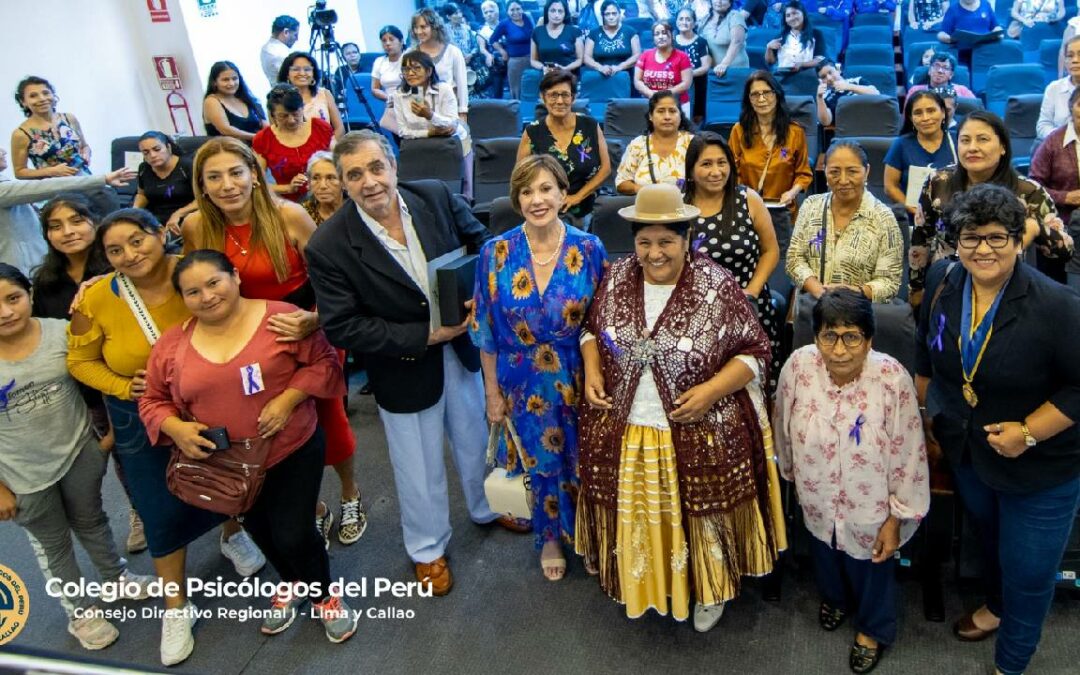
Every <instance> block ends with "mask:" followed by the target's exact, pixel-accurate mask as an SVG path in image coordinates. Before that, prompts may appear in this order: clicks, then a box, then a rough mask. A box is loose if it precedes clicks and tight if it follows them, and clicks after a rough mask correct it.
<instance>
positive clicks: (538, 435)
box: [469, 225, 606, 549]
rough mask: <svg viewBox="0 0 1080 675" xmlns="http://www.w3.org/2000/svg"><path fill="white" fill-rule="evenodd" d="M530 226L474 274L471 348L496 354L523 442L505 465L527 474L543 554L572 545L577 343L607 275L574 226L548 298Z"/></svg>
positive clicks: (506, 239)
mask: <svg viewBox="0 0 1080 675" xmlns="http://www.w3.org/2000/svg"><path fill="white" fill-rule="evenodd" d="M523 228H524V226H523V225H522V226H518V227H516V228H514V229H513V230H510V231H509V232H507V233H505V234H503V235H502V236H499V237H496V238H495V239H492V240H491V241H489V242H487V243H486V244H485V245H484V248H483V250H482V251H481V253H480V259H479V261H478V263H477V269H476V289H475V292H474V299H475V302H476V311H475V314H474V319H473V322H472V324H471V325H470V327H469V334H470V335H471V337H472V341H473V342H474V343H475V344H476V346H477V347H479V348H480V349H481V350H482V351H484V352H486V353H489V354H495V355H496V364H497V365H496V373H497V377H498V381H499V389H500V390H501V391H502V393H503V395H504V396H505V397H506V399H507V411H508V412H509V415H510V417H511V420H512V422H513V423H514V427H515V429H516V431H517V433H518V437H519V438H520V439H521V445H522V447H520V448H517V447H514V444H513V443H510V442H508V439H507V438H506V437H505V435H504V438H503V439H502V440H501V442H500V448H499V453H498V461H499V463H500V464H503V465H505V466H506V468H507V472H508V473H509V474H510V475H515V474H520V473H521V471H522V470H525V471H528V473H529V480H530V481H531V485H532V493H533V500H534V501H533V515H532V523H533V532H534V534H535V538H536V547H537V548H538V549H539V548H541V547H542V546H543V544H544V542H546V541H558V540H562V541H563V542H565V543H568V544H573V541H574V518H575V508H576V505H577V492H578V477H577V466H578V438H577V419H578V411H577V405H578V401H579V399H580V398H581V389H582V382H583V379H584V377H583V371H582V361H581V351H580V349H579V347H578V337H579V335H580V333H581V324H582V322H583V321H584V320H585V313H586V312H587V311H588V309H589V303H591V302H592V298H593V293H594V292H595V290H596V287H597V286H598V285H599V284H600V278H601V277H602V276H603V273H604V268H605V262H604V261H605V258H606V255H605V252H604V245H603V244H601V243H600V240H599V239H598V238H596V237H595V236H593V235H591V234H587V233H585V232H583V231H581V230H579V229H577V228H575V227H571V226H566V237H565V238H564V240H563V245H562V249H561V251H560V252H559V255H558V256H557V257H556V260H555V263H554V264H555V269H554V271H553V272H552V274H551V281H550V282H549V283H548V285H547V287H546V288H545V289H544V293H543V295H541V294H540V293H539V292H538V290H537V287H536V278H535V277H534V275H533V269H532V259H531V258H530V256H529V249H528V246H527V244H526V241H525V233H524V229H523Z"/></svg>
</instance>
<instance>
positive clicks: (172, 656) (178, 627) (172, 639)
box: [161, 600, 198, 666]
mask: <svg viewBox="0 0 1080 675" xmlns="http://www.w3.org/2000/svg"><path fill="white" fill-rule="evenodd" d="M197 618H198V617H197V616H196V614H195V605H194V604H192V602H191V601H190V600H188V602H187V604H186V605H184V606H183V607H178V608H176V609H167V610H165V616H164V617H162V619H161V663H162V664H163V665H166V666H175V665H176V664H178V663H181V662H183V661H184V660H185V659H187V657H189V656H191V650H193V649H195V638H194V636H192V634H191V629H192V628H194V627H195V621H196V619H197Z"/></svg>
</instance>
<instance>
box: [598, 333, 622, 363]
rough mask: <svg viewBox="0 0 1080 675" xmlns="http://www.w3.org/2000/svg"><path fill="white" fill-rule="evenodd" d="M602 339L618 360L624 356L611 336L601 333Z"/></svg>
mask: <svg viewBox="0 0 1080 675" xmlns="http://www.w3.org/2000/svg"><path fill="white" fill-rule="evenodd" d="M600 339H601V340H602V341H603V343H604V344H605V345H607V348H608V349H610V350H611V353H612V354H614V355H615V357H616V358H618V357H620V356H622V350H621V349H619V346H618V345H616V344H615V341H614V340H612V339H611V336H610V335H608V334H607V333H605V332H603V331H601V332H600Z"/></svg>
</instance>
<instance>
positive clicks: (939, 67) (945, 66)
mask: <svg viewBox="0 0 1080 675" xmlns="http://www.w3.org/2000/svg"><path fill="white" fill-rule="evenodd" d="M952 69H953V68H952V64H951V63H942V62H938V63H934V64H932V65H931V66H930V70H936V71H938V72H942V73H951V72H952Z"/></svg>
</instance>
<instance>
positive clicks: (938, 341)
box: [930, 312, 945, 352]
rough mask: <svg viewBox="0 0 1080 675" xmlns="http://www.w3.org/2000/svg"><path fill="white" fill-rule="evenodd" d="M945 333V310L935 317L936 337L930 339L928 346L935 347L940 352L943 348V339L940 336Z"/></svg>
mask: <svg viewBox="0 0 1080 675" xmlns="http://www.w3.org/2000/svg"><path fill="white" fill-rule="evenodd" d="M944 335H945V312H942V313H941V314H938V317H937V337H935V338H934V339H933V340H931V341H930V348H931V349H936V350H937V351H939V352H941V351H944V350H945V341H944V340H943V339H942V337H943V336H944Z"/></svg>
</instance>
